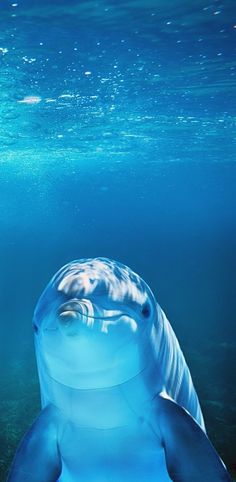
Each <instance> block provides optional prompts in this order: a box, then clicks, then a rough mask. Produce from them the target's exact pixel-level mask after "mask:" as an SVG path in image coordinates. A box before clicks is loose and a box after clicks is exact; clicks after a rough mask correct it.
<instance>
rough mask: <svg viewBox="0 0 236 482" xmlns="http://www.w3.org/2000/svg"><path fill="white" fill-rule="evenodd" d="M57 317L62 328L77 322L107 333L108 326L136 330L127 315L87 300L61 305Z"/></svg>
mask: <svg viewBox="0 0 236 482" xmlns="http://www.w3.org/2000/svg"><path fill="white" fill-rule="evenodd" d="M57 316H58V319H59V321H60V322H61V323H62V324H63V326H64V327H68V326H70V325H71V324H74V323H78V322H79V323H82V324H83V325H86V326H88V327H90V328H92V327H94V328H98V329H99V330H101V331H102V332H103V333H108V329H109V326H111V325H117V324H119V323H124V324H125V325H126V326H129V327H130V330H131V331H132V332H135V331H136V330H137V323H136V321H135V320H134V319H133V318H132V316H131V315H130V314H129V313H126V312H125V311H121V310H108V309H105V308H103V307H101V306H98V305H96V304H94V303H92V302H91V301H90V300H88V299H81V300H78V299H72V300H70V301H67V302H66V303H63V304H62V305H61V306H60V307H59V308H58V310H57ZM96 322H97V323H96ZM73 332H74V330H73Z"/></svg>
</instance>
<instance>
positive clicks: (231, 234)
mask: <svg viewBox="0 0 236 482" xmlns="http://www.w3.org/2000/svg"><path fill="white" fill-rule="evenodd" d="M235 52H236V4H235V1H234V0H212V1H208V0H192V1H187V0H120V1H116V0H88V1H85V0H81V1H79V0H54V1H50V0H41V1H36V0H30V1H29V0H16V1H15V0H11V1H8V0H2V1H1V5H0V64H1V67H0V87H1V88H0V99H1V102H0V260H1V261H0V266H1V269H0V283H1V288H0V296H1V322H0V357H1V358H0V360H1V363H0V380H1V385H0V387H1V388H0V482H5V481H6V478H7V474H8V472H9V468H10V464H11V462H12V459H13V456H14V454H15V451H16V448H17V446H18V444H19V442H20V440H21V438H22V436H23V435H24V434H25V432H26V430H27V429H28V428H29V427H30V426H31V424H32V422H33V421H34V419H35V418H36V416H37V415H38V413H39V412H40V409H41V404H40V389H39V380H38V374H37V368H36V360H35V350H34V339H33V329H32V318H33V313H34V309H35V306H36V303H37V301H38V298H39V296H40V295H41V293H42V291H43V289H44V288H45V286H46V284H47V283H48V282H49V280H50V279H51V278H52V276H53V275H54V274H55V273H56V271H57V270H58V269H59V268H61V267H62V266H63V265H65V264H66V263H69V262H70V261H72V260H76V259H81V258H94V257H106V258H111V259H113V260H117V261H120V262H121V263H124V264H125V265H127V266H129V267H130V268H131V269H132V270H133V271H134V272H136V273H138V274H139V275H140V276H141V277H142V278H143V279H144V280H145V281H146V283H147V284H148V285H149V286H150V288H151V289H152V291H153V293H154V295H155V297H156V300H157V302H158V303H159V304H160V306H161V307H162V308H163V310H164V311H165V313H166V315H167V317H168V319H169V320H170V322H171V325H172V327H173V329H174V331H175V333H176V335H177V338H178V340H179V343H180V346H181V348H182V350H183V352H184V355H185V358H186V361H187V364H188V366H189V368H190V372H191V374H192V378H193V382H194V385H195V388H196V391H197V394H198V397H199V400H200V404H201V408H202V412H203V416H204V420H205V424H206V430H207V433H208V435H209V438H210V440H211V441H212V443H213V445H214V447H215V448H216V450H217V452H218V453H219V455H220V456H221V457H222V459H223V461H224V462H225V464H226V466H227V468H228V470H229V472H230V474H231V476H232V480H235V481H236V448H235V447H236V379H235V367H236V333H235V322H236V320H235V313H236V306H235V270H236V257H235V248H236V202H235V200H236V195H235V186H236V164H235V152H236V136H235V105H236V96H235V90H236V89H235V87H236V83H235V82H236V59H235ZM42 482H43V481H42ZM147 482H148V480H147ZM212 482H213V481H212Z"/></svg>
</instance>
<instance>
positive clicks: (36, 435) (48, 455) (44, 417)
mask: <svg viewBox="0 0 236 482" xmlns="http://www.w3.org/2000/svg"><path fill="white" fill-rule="evenodd" d="M53 412H54V409H53V408H51V407H49V406H48V407H46V408H45V409H44V410H42V412H41V413H40V415H39V417H38V418H37V419H36V421H35V422H34V423H33V425H32V426H31V428H30V430H29V431H28V433H27V434H26V435H25V437H24V438H23V440H22V441H21V443H20V445H19V448H18V450H17V452H16V455H15V458H14V460H13V464H12V467H11V469H10V474H9V476H8V479H7V482H42V481H43V482H56V481H57V480H58V478H59V476H60V473H61V460H60V454H59V453H58V446H57V420H56V417H55V414H54V413H53Z"/></svg>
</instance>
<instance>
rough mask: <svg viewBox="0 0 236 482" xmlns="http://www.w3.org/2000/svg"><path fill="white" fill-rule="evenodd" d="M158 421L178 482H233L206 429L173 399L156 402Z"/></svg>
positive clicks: (175, 479)
mask: <svg viewBox="0 0 236 482" xmlns="http://www.w3.org/2000/svg"><path fill="white" fill-rule="evenodd" d="M154 413H155V420H156V428H155V427H154V428H155V430H157V431H158V435H160V436H161V440H162V443H163V446H164V450H165V456H166V465H167V469H168V472H169V475H170V477H171V479H172V480H173V481H174V482H189V481H190V480H191V482H202V481H204V482H213V481H214V482H230V481H231V478H230V475H229V473H228V472H227V470H226V468H225V466H224V464H223V462H222V461H221V459H220V457H219V455H218V454H217V452H216V451H215V449H214V447H213V445H212V444H211V442H210V440H209V439H208V437H207V435H206V434H205V432H204V431H203V430H202V428H201V427H200V426H199V425H198V424H197V423H196V422H195V420H194V419H193V418H192V417H191V415H189V413H188V412H187V411H186V410H185V409H183V408H182V407H180V406H179V405H178V404H177V403H175V402H173V401H172V400H170V399H167V398H163V397H162V396H158V397H156V399H155V408H154Z"/></svg>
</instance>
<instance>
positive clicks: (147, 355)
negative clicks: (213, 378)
mask: <svg viewBox="0 0 236 482" xmlns="http://www.w3.org/2000/svg"><path fill="white" fill-rule="evenodd" d="M33 326H34V332H35V335H34V336H35V349H36V357H37V365H38V373H39V381H40V389H41V401H42V411H41V413H40V414H39V416H38V418H37V419H36V421H35V422H34V423H33V425H32V427H31V428H30V430H29V432H28V433H27V434H26V435H25V437H24V439H23V441H22V442H21V444H20V446H19V448H18V450H17V453H16V455H15V459H14V461H13V464H12V467H11V471H10V474H9V477H8V482H56V481H58V482H80V481H81V482H168V481H171V480H172V481H174V482H223V481H230V480H231V479H230V476H229V474H228V472H227V470H226V468H225V466H224V464H223V462H222V461H221V459H220V457H219V456H218V454H217V453H216V451H215V449H214V448H213V446H212V444H211V442H210V441H209V439H208V437H207V435H206V431H205V425H204V421H203V416H202V412H201V408H200V405H199V401H198V397H197V395H196V392H195V389H194V386H193V383H192V379H191V375H190V372H189V369H188V367H187V364H186V362H185V359H184V356H183V353H182V351H181V349H180V347H179V344H178V341H177V339H176V336H175V334H174V332H173V330H172V328H171V326H170V324H169V322H168V320H167V318H166V316H165V314H164V312H163V311H162V309H161V308H160V306H159V305H158V303H157V302H156V300H155V297H154V295H153V293H152V292H151V290H150V288H149V287H148V285H147V284H146V283H145V282H144V281H143V280H142V279H141V278H140V277H139V276H138V275H137V274H135V273H134V272H133V271H132V270H131V269H129V268H128V267H127V266H125V265H123V264H121V263H119V262H116V261H112V260H109V259H107V258H95V259H81V260H76V261H73V262H71V263H69V264H67V265H66V266H64V267H63V268H61V269H60V270H59V271H58V272H57V273H56V274H55V276H54V277H53V278H52V280H51V281H50V283H49V284H48V285H47V286H46V288H45V290H44V292H43V293H42V295H41V297H40V299H39V301H38V304H37V306H36V309H35V313H34V319H33Z"/></svg>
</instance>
